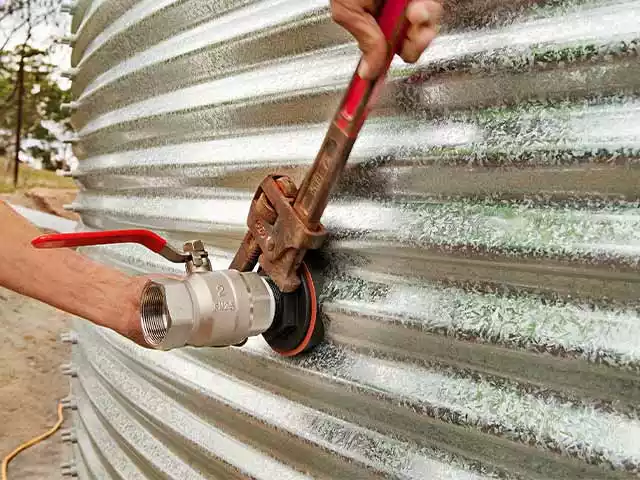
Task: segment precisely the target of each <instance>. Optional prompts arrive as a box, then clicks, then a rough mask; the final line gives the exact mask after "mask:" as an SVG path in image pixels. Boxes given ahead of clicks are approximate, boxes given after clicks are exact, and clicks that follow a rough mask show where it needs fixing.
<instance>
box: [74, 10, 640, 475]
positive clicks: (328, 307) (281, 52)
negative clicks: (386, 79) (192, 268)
mask: <svg viewBox="0 0 640 480" xmlns="http://www.w3.org/2000/svg"><path fill="white" fill-rule="evenodd" d="M447 8H448V16H447V20H446V22H445V26H444V28H443V32H442V35H441V36H440V38H438V39H437V41H436V42H435V43H434V45H433V47H432V48H431V49H430V50H429V51H428V52H427V53H426V54H425V55H424V56H423V58H422V59H421V61H420V62H419V64H418V65H415V66H408V65H404V64H403V63H402V62H400V61H399V60H398V61H397V62H396V63H395V64H394V69H393V73H392V79H391V82H390V84H389V86H388V88H387V89H386V93H385V95H384V96H383V100H382V102H381V104H380V106H379V108H378V109H377V110H376V115H375V116H374V117H373V118H371V120H370V122H369V123H368V124H367V125H366V127H365V129H364V132H363V134H362V137H361V138H360V139H359V140H358V142H357V144H356V147H355V149H354V152H353V155H352V158H351V161H350V164H349V168H348V170H347V172H346V174H345V175H344V179H343V181H342V182H341V185H340V187H339V191H338V192H337V194H336V195H335V196H334V198H333V200H332V203H331V204H330V206H329V208H328V210H327V212H326V216H325V225H326V226H327V227H328V229H329V230H330V232H331V239H330V242H329V243H328V245H327V246H326V248H325V249H324V250H323V252H321V253H320V254H316V255H313V256H311V259H310V262H311V263H312V265H313V266H314V268H315V270H316V273H317V275H318V278H320V279H321V286H320V291H321V296H322V304H323V310H324V315H325V321H326V325H327V331H328V341H327V343H326V344H325V345H322V346H321V347H320V348H318V349H317V350H316V351H315V352H313V353H312V354H310V355H308V356H304V357H301V358H295V359H292V360H286V359H282V358H279V357H277V356H276V355H275V354H273V353H272V352H271V351H270V350H269V348H268V347H267V346H266V345H265V344H264V343H263V341H262V340H261V339H253V340H250V341H249V343H248V344H247V345H246V346H245V347H243V348H241V349H201V350H183V351H178V352H173V353H161V352H150V351H144V350H142V349H138V348H136V347H134V346H132V345H131V344H130V343H128V342H126V341H123V340H121V339H120V338H117V337H116V336H115V335H111V334H109V333H108V332H105V331H102V330H99V329H96V328H93V327H90V326H87V325H86V324H85V323H83V322H78V323H77V324H76V327H77V330H78V332H79V337H80V339H79V342H78V344H77V345H76V346H75V347H74V350H73V361H74V363H75V364H76V366H77V367H78V369H79V376H78V377H77V378H74V379H72V393H73V395H74V397H75V399H76V401H77V405H78V410H77V412H76V414H74V424H75V427H76V428H77V432H78V443H77V445H76V446H75V447H74V449H75V458H76V462H77V463H78V468H79V470H80V473H81V475H82V476H83V477H86V478H122V479H127V480H129V479H135V478H168V477H171V478H181V479H183V478H244V477H254V478H260V479H285V478H302V477H305V478H308V477H314V478H337V479H351V478H378V477H385V476H388V477H394V478H418V479H444V478H452V479H463V478H465V479H466V478H474V479H476V478H496V477H500V478H548V479H565V478H589V479H605V478H607V479H608V478H632V477H635V476H637V475H638V472H639V471H640V421H639V419H638V411H639V408H638V401H639V400H640V376H639V374H640V302H639V300H638V296H639V295H638V294H639V293H640V210H639V204H638V199H639V197H640V195H639V194H640V165H639V159H640V97H639V93H640V62H639V61H638V60H639V59H638V53H639V49H640V43H639V41H640V1H613V0H609V1H606V0H603V1H588V0H566V1H562V0H549V1H546V2H545V1H533V0H518V1H498V0H460V1H454V0H450V1H449V2H448V5H447ZM73 25H74V29H75V30H76V31H77V34H78V37H77V40H76V43H75V47H74V51H73V62H74V65H75V67H77V68H78V73H77V75H76V76H75V78H74V81H73V92H74V94H75V96H76V99H77V101H78V102H79V106H78V109H77V110H76V111H75V112H74V114H73V124H74V126H75V128H76V129H77V131H78V133H79V137H80V140H79V142H78V143H77V145H76V146H75V151H76V154H77V155H78V156H79V157H80V158H81V163H80V169H79V171H78V180H79V181H80V183H81V184H82V186H83V191H82V192H81V194H80V196H79V197H78V199H77V201H76V202H75V203H74V205H73V207H74V209H75V210H76V211H78V212H80V213H81V215H82V218H83V221H84V222H85V224H86V225H88V226H89V227H93V228H118V227H128V226H134V225H135V226H142V227H145V228H151V229H154V230H155V231H157V232H159V233H161V234H163V235H166V236H167V237H169V238H170V239H171V240H172V241H173V242H175V243H176V244H180V243H181V242H182V241H184V240H187V239H190V238H192V237H200V238H203V239H204V240H205V241H206V243H207V244H208V245H209V246H210V247H211V248H212V249H213V251H214V252H215V254H216V257H215V259H214V266H215V267H219V268H224V267H226V266H227V264H228V262H229V260H230V258H231V256H232V253H233V251H234V249H235V248H236V247H237V245H238V243H239V241H240V239H241V236H242V234H243V232H244V222H245V216H246V213H247V209H248V206H249V199H250V197H251V195H252V193H253V191H254V189H255V187H256V185H257V184H258V182H259V181H260V180H261V178H262V177H263V176H264V175H265V174H266V173H268V172H272V171H278V172H286V173H289V174H291V175H293V176H294V177H295V178H296V179H298V180H299V179H300V178H301V176H302V175H303V172H304V170H305V169H306V168H307V167H308V166H309V165H310V163H311V161H312V160H313V157H314V153H315V151H316V150H317V148H318V147H319V145H320V141H321V139H322V135H323V130H324V128H325V125H326V121H327V120H328V118H329V116H330V114H331V113H332V112H333V110H334V108H335V106H336V102H338V100H339V98H340V95H341V92H342V90H343V88H344V87H345V85H346V82H347V81H348V78H349V76H350V74H351V72H352V71H353V69H354V66H355V64H356V62H357V52H356V49H355V47H354V45H353V44H351V43H349V38H348V36H347V35H346V34H345V33H344V32H343V31H342V30H341V29H339V27H337V26H335V25H333V24H332V23H331V21H330V18H329V14H328V10H327V1H326V0H264V1H250V0H215V1H214V0H93V1H90V0H80V2H79V4H78V5H77V7H76V12H75V16H74V22H73ZM87 252H89V250H87ZM90 252H91V254H92V255H93V256H94V257H96V258H98V259H100V260H104V261H107V262H111V263H114V264H116V265H118V266H121V267H124V268H127V269H130V270H133V271H140V272H141V271H159V270H163V271H170V268H171V267H170V266H168V265H166V264H164V263H162V261H161V260H160V259H159V258H156V257H154V256H153V255H151V254H148V253H146V252H145V251H143V250H142V249H138V248H134V247H114V248H94V249H91V250H90Z"/></svg>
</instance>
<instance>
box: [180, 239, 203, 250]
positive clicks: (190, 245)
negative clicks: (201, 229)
mask: <svg viewBox="0 0 640 480" xmlns="http://www.w3.org/2000/svg"><path fill="white" fill-rule="evenodd" d="M182 248H183V250H184V251H185V252H204V243H202V240H190V241H188V242H185V244H184V246H183V247H182Z"/></svg>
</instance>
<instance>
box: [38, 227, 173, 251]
mask: <svg viewBox="0 0 640 480" xmlns="http://www.w3.org/2000/svg"><path fill="white" fill-rule="evenodd" d="M112 243H138V244H140V245H144V246H145V247H147V248H148V249H149V250H152V251H154V252H156V253H160V252H162V249H163V248H164V247H165V246H166V245H167V241H166V240H165V239H164V238H162V237H161V236H159V235H156V234H155V233H153V232H151V231H149V230H110V231H106V232H78V233H60V234H51V235H41V236H40V237H38V238H35V239H33V240H32V241H31V244H32V245H33V246H34V247H35V248H74V247H86V246H90V245H109V244H112Z"/></svg>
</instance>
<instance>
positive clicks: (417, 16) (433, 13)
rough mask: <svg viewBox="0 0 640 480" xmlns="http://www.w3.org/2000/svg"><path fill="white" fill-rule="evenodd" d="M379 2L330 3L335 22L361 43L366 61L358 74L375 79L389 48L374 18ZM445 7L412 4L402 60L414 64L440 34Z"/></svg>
mask: <svg viewBox="0 0 640 480" xmlns="http://www.w3.org/2000/svg"><path fill="white" fill-rule="evenodd" d="M375 5H376V0H331V15H332V17H333V20H334V21H335V22H336V23H338V24H339V25H341V26H342V27H344V28H345V29H347V30H348V31H349V32H350V33H351V34H352V35H353V36H354V37H355V39H356V41H357V42H358V46H359V47H360V50H362V53H363V54H364V58H363V61H362V63H361V64H360V68H359V70H358V74H359V75H360V76H361V77H362V78H365V79H373V78H375V77H377V76H378V75H379V74H380V71H381V70H382V69H383V68H384V60H385V57H386V54H387V46H386V42H385V39H384V36H383V35H382V31H381V30H380V28H379V27H378V24H377V23H376V20H375V18H374V13H375V12H374V8H375ZM441 18H442V5H441V4H440V3H439V2H437V1H434V0H412V1H411V3H410V4H409V7H408V8H407V20H408V21H409V29H408V30H407V36H406V38H405V40H404V43H403V45H402V50H401V52H400V56H401V57H402V59H403V60H404V61H405V62H408V63H415V62H417V61H418V59H419V58H420V55H421V54H422V52H424V50H425V49H426V48H427V47H428V46H429V44H430V43H431V42H432V40H433V39H434V38H435V36H436V35H437V33H438V30H439V28H440V20H441Z"/></svg>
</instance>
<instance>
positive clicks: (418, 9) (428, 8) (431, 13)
mask: <svg viewBox="0 0 640 480" xmlns="http://www.w3.org/2000/svg"><path fill="white" fill-rule="evenodd" d="M443 11H444V9H443V8H442V5H441V4H440V3H439V2H436V1H434V0H414V1H413V2H411V3H410V4H409V7H408V8H407V20H409V23H411V24H412V25H425V26H426V25H432V26H434V25H438V24H440V22H441V21H442V14H443Z"/></svg>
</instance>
